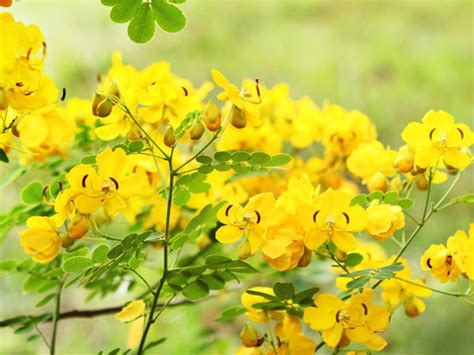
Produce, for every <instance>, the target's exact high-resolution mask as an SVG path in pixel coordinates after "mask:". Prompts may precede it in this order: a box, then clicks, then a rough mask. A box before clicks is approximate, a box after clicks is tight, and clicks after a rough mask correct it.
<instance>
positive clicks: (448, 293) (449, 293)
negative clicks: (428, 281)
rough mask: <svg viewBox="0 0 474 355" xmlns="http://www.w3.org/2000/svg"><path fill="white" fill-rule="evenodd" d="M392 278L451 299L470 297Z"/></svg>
mask: <svg viewBox="0 0 474 355" xmlns="http://www.w3.org/2000/svg"><path fill="white" fill-rule="evenodd" d="M393 278H394V279H397V280H400V281H403V282H406V283H409V284H410V285H414V286H418V287H421V288H426V289H428V290H431V291H433V292H436V293H441V294H443V295H448V296H453V297H470V296H471V295H470V294H466V293H453V292H447V291H442V290H438V289H435V288H432V287H429V286H426V285H422V284H419V283H416V282H413V281H410V280H405V279H402V278H401V277H398V276H393Z"/></svg>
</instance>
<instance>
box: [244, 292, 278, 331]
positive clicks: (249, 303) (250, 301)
mask: <svg viewBox="0 0 474 355" xmlns="http://www.w3.org/2000/svg"><path fill="white" fill-rule="evenodd" d="M250 290H252V291H257V292H260V293H265V294H267V295H272V296H274V295H275V294H274V293H273V289H272V288H271V287H261V286H257V287H252V288H251V289H250ZM240 301H241V302H242V305H243V306H244V307H245V309H246V310H247V312H246V313H245V314H246V316H247V318H248V319H249V320H250V321H252V322H255V323H265V322H266V321H267V319H268V316H269V315H270V316H272V317H273V316H276V317H277V318H278V317H280V314H281V312H275V311H272V312H267V311H264V310H262V309H258V308H254V307H253V305H254V304H256V303H262V302H267V299H266V298H265V297H263V296H258V295H251V294H250V293H247V292H244V293H242V295H241V296H240Z"/></svg>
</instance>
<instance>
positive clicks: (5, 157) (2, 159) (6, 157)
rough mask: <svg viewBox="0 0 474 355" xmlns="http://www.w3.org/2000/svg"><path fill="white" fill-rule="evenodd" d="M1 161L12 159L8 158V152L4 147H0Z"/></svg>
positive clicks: (6, 161)
mask: <svg viewBox="0 0 474 355" xmlns="http://www.w3.org/2000/svg"><path fill="white" fill-rule="evenodd" d="M0 161H2V162H4V163H8V162H9V161H10V159H8V156H7V153H5V151H4V150H3V149H2V148H0Z"/></svg>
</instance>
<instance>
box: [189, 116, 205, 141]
mask: <svg viewBox="0 0 474 355" xmlns="http://www.w3.org/2000/svg"><path fill="white" fill-rule="evenodd" d="M204 130H205V127H204V125H203V123H202V122H201V121H195V122H194V123H193V124H192V126H191V128H190V129H189V136H190V137H191V139H192V140H193V141H197V140H199V139H201V137H202V135H203V134H204Z"/></svg>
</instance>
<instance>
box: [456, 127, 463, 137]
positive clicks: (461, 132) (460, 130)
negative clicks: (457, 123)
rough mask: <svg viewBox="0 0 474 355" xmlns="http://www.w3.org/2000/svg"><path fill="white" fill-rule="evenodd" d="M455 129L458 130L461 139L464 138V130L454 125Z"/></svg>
mask: <svg viewBox="0 0 474 355" xmlns="http://www.w3.org/2000/svg"><path fill="white" fill-rule="evenodd" d="M456 129H457V130H458V132H459V133H460V134H461V139H464V132H463V131H462V129H461V128H459V127H456Z"/></svg>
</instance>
